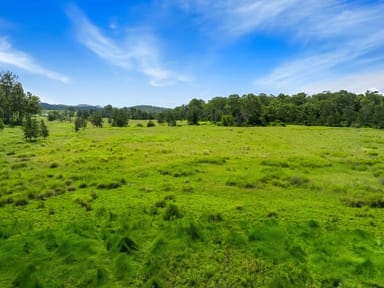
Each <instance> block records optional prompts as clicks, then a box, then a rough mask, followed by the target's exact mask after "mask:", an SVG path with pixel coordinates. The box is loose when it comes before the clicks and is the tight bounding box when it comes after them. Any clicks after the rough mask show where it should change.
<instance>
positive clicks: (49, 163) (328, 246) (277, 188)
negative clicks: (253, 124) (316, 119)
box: [0, 121, 384, 287]
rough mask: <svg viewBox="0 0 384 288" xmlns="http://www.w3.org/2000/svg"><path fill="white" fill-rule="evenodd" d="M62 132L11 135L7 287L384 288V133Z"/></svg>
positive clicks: (3, 225) (2, 222)
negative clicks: (33, 138) (31, 137)
mask: <svg viewBox="0 0 384 288" xmlns="http://www.w3.org/2000/svg"><path fill="white" fill-rule="evenodd" d="M138 123H143V125H142V126H141V127H140V126H137V124H138ZM48 125H49V130H50V136H49V137H48V138H47V139H46V140H41V141H37V142H34V143H27V142H25V141H24V140H23V136H22V131H21V129H19V128H14V129H10V128H5V129H4V130H3V131H0V137H1V138H0V163H1V166H0V287H193V286H195V287H384V284H383V283H384V246H383V241H384V235H383V233H384V209H383V208H384V204H383V203H384V185H383V184H384V165H383V163H384V152H382V151H384V131H382V130H373V129H351V128H324V127H322V128H320V127H300V126H288V127H258V128H233V127H216V126H210V125H204V126H183V125H181V126H179V127H167V126H161V125H156V126H155V127H150V128H147V127H145V126H146V121H144V122H137V123H136V122H134V121H131V122H130V127H127V128H112V127H105V128H102V129H98V128H87V129H85V130H81V131H79V132H77V133H75V132H74V128H73V125H72V124H68V123H59V122H49V123H48Z"/></svg>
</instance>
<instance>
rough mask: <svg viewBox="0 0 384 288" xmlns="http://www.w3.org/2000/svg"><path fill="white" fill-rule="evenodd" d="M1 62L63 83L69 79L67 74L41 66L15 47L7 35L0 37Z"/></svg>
mask: <svg viewBox="0 0 384 288" xmlns="http://www.w3.org/2000/svg"><path fill="white" fill-rule="evenodd" d="M0 63H5V64H8V65H12V66H15V67H17V68H20V69H23V70H26V71H28V72H30V73H33V74H39V75H43V76H45V77H48V78H50V79H54V80H58V81H61V82H63V83H67V82H68V81H69V78H68V77H67V76H64V75H62V74H59V73H57V72H55V71H52V70H49V69H47V68H45V67H43V66H41V65H40V64H39V63H37V62H36V61H35V60H34V59H33V58H32V57H31V56H29V55H28V54H27V53H25V52H22V51H19V50H16V49H14V48H13V47H12V45H11V43H10V42H9V41H8V40H7V38H5V37H2V38H0Z"/></svg>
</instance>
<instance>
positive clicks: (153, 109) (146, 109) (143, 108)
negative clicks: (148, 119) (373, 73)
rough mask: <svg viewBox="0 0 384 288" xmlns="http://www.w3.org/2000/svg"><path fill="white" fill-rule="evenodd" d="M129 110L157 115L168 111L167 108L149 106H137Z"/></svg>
mask: <svg viewBox="0 0 384 288" xmlns="http://www.w3.org/2000/svg"><path fill="white" fill-rule="evenodd" d="M129 108H135V109H137V110H141V111H144V112H148V113H159V112H163V111H165V110H169V109H168V108H163V107H157V106H151V105H137V106H132V107H129Z"/></svg>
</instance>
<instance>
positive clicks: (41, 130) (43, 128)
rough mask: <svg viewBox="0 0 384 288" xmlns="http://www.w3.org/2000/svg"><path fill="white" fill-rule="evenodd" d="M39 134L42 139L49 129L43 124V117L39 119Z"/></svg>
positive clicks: (45, 136)
mask: <svg viewBox="0 0 384 288" xmlns="http://www.w3.org/2000/svg"><path fill="white" fill-rule="evenodd" d="M40 136H41V137H43V138H44V139H45V138H47V137H48V136H49V131H48V127H47V125H45V122H44V120H43V119H41V120H40Z"/></svg>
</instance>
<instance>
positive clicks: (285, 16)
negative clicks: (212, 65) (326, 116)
mask: <svg viewBox="0 0 384 288" xmlns="http://www.w3.org/2000/svg"><path fill="white" fill-rule="evenodd" d="M168 1H172V0H168ZM359 2H360V1H341V0H322V1H318V0H307V1H300V0H278V1H269V0H228V1H214V0H204V1H203V0H197V1H192V0H174V1H173V5H177V6H178V7H179V8H181V9H183V10H184V11H186V12H193V13H197V14H198V15H199V17H200V18H201V19H203V20H202V21H201V23H202V25H212V27H214V28H213V29H215V30H216V35H220V37H227V38H232V39H234V40H236V39H238V38H241V37H243V36H245V35H249V34H255V35H258V34H264V35H274V36H275V37H276V36H277V37H279V38H280V39H282V41H286V42H289V43H290V45H295V46H296V48H297V49H296V50H297V51H298V52H296V54H295V55H294V56H289V57H287V58H286V59H285V60H284V61H283V62H281V63H280V64H279V65H277V66H274V67H272V66H271V69H270V72H269V73H268V74H267V75H265V76H263V77H259V78H258V79H256V80H255V84H256V85H257V86H259V87H260V86H261V87H262V88H265V89H269V88H270V87H274V88H279V89H281V90H282V91H293V90H295V89H298V88H299V87H310V86H311V83H312V82H313V83H317V82H318V81H322V82H323V84H324V85H327V83H329V85H330V86H332V87H336V86H337V85H336V83H337V79H340V87H342V86H343V87H344V86H345V81H344V80H343V79H349V78H351V77H352V78H353V79H357V78H358V77H357V75H358V74H359V73H370V74H374V73H375V71H378V73H379V72H380V71H383V70H384V64H383V61H380V62H378V61H377V54H376V53H375V52H377V51H380V50H381V51H382V50H383V49H384V21H383V17H382V15H384V3H382V2H380V1H377V2H375V1H373V2H369V3H367V2H364V3H359ZM362 4H364V5H362ZM211 11H213V12H211ZM364 75H366V74H364ZM356 77H357V78H356ZM361 79H366V77H361ZM375 79H377V81H378V80H379V79H380V78H376V77H375ZM370 82H372V81H370ZM360 85H361V89H362V90H364V89H366V87H365V83H360ZM378 85H381V87H380V89H383V88H384V87H383V85H384V84H382V83H381V84H380V83H376V86H378ZM354 87H355V88H356V84H354ZM323 89H327V86H324V87H323ZM281 90H280V91H281Z"/></svg>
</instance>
